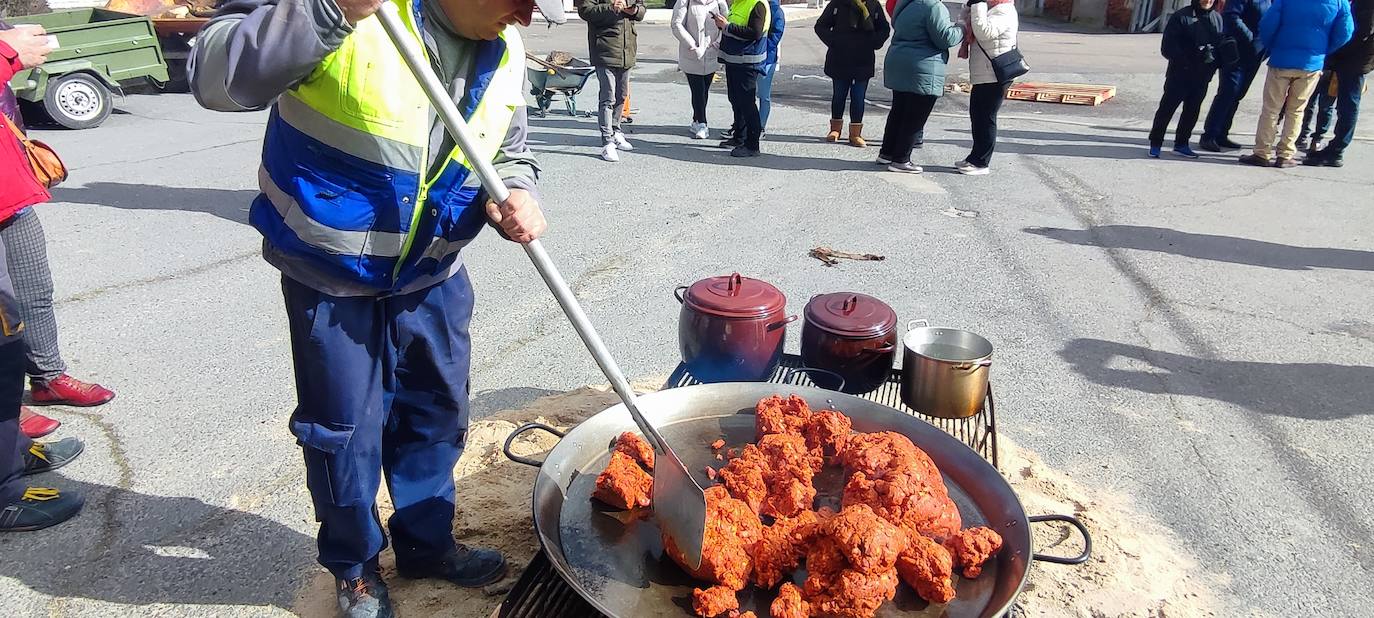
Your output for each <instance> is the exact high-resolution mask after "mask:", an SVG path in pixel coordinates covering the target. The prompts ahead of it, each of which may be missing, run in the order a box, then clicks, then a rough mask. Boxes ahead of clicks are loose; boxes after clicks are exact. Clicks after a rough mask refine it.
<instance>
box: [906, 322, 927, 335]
mask: <svg viewBox="0 0 1374 618" xmlns="http://www.w3.org/2000/svg"><path fill="white" fill-rule="evenodd" d="M917 324H920V325H921V326H920V327H921V328H929V327H930V320H926V319H920V320H908V321H907V323H906V330H907V332H911V331H913V330H916V325H917Z"/></svg>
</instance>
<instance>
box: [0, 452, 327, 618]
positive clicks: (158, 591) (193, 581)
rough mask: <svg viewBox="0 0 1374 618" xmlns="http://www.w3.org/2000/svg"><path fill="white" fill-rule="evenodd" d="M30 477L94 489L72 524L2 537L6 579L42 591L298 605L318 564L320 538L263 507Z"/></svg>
mask: <svg viewBox="0 0 1374 618" xmlns="http://www.w3.org/2000/svg"><path fill="white" fill-rule="evenodd" d="M30 482H31V483H33V484H36V485H40V486H42V485H56V486H58V487H60V488H62V489H64V490H76V491H79V492H82V493H83V494H84V495H85V497H86V507H85V509H84V510H83V512H82V513H81V514H79V515H78V516H77V517H76V518H75V519H73V520H71V521H69V522H66V523H64V524H62V525H59V526H54V527H52V528H48V529H46V530H42V531H39V532H23V533H10V534H6V535H4V536H0V555H3V556H4V559H3V560H0V577H6V578H12V579H14V580H15V581H17V582H20V583H22V584H23V585H24V586H26V587H28V588H30V589H32V590H34V591H37V592H40V593H43V594H48V595H52V596H55V597H68V598H75V599H91V600H96V601H106V602H111V603H122V604H129V605H148V604H153V603H167V604H178V605H188V606H189V605H206V604H223V605H243V606H259V607H263V606H275V607H280V608H283V609H287V610H289V609H290V608H291V607H292V604H293V603H294V601H295V598H296V593H297V591H298V590H300V589H301V587H302V586H303V585H304V583H305V581H306V580H307V579H308V578H309V577H310V576H311V574H312V572H313V571H314V569H312V568H311V565H313V564H314V562H313V559H314V556H315V539H314V538H312V537H310V536H306V535H304V534H301V533H299V532H297V531H295V530H292V529H291V528H288V527H286V526H284V525H282V524H280V523H277V522H275V521H273V520H270V519H267V518H265V517H261V516H259V515H254V514H252V513H246V512H243V511H237V510H232V509H226V508H222V507H218V506H214V505H210V504H206V503H205V502H202V501H200V500H197V499H195V498H183V497H165V496H150V495H145V494H140V493H136V492H132V491H128V490H124V489H119V488H116V487H110V486H106V485H92V484H89V483H83V482H80V481H75V480H72V479H69V478H58V477H56V476H55V475H40V476H36V477H32V478H31V479H30ZM96 529H98V530H99V533H97V534H91V533H90V532H91V531H92V530H96Z"/></svg>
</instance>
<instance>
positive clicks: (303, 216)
mask: <svg viewBox="0 0 1374 618" xmlns="http://www.w3.org/2000/svg"><path fill="white" fill-rule="evenodd" d="M390 1H392V2H394V3H395V4H396V5H397V7H398V8H400V9H401V10H400V13H401V15H402V18H403V20H404V22H405V24H406V27H407V29H408V31H409V33H410V35H411V36H413V37H414V38H415V40H416V41H417V42H422V40H423V39H422V37H421V35H420V29H419V25H418V24H417V20H416V15H415V13H414V11H415V10H416V9H415V8H413V7H414V6H415V5H413V4H412V3H411V2H409V0H390ZM475 56H476V57H475V58H473V59H472V65H473V67H474V71H473V74H472V76H471V78H470V79H469V80H468V83H467V84H466V86H467V98H468V101H469V103H468V106H467V109H463V110H460V111H462V113H463V114H464V116H465V117H466V118H467V121H468V125H469V127H470V128H471V129H472V133H473V137H474V138H476V140H475V141H476V142H477V145H478V150H479V152H480V153H481V154H480V156H482V157H484V158H486V159H487V160H491V159H493V158H495V157H496V156H497V154H498V153H499V151H500V148H501V144H502V142H503V141H504V140H505V136H506V133H507V132H508V130H509V128H510V122H511V119H512V117H513V116H514V114H515V111H516V107H518V106H520V105H524V92H523V86H524V79H525V74H524V73H525V72H524V66H523V65H524V62H523V59H524V46H523V45H522V44H521V41H520V36H519V34H518V32H517V31H516V30H515V28H514V27H508V28H506V30H505V32H503V33H502V34H501V37H500V39H498V40H496V41H484V42H480V43H478V44H477V45H476V51H475ZM434 118H435V114H434V111H433V109H432V108H431V106H430V104H429V101H428V99H427V98H426V97H425V95H424V91H423V90H421V89H420V86H419V84H418V83H417V82H416V80H415V78H414V77H413V76H412V75H411V73H410V70H409V68H407V67H406V66H405V63H404V61H403V59H402V58H401V56H400V54H399V53H398V52H397V51H396V49H395V47H394V46H393V44H392V43H391V40H390V39H389V38H388V37H387V35H386V33H385V31H384V30H383V29H382V27H381V23H380V22H379V21H378V20H377V19H376V18H375V17H369V18H367V19H364V20H363V21H361V22H359V23H358V25H357V26H356V27H355V28H354V31H353V33H352V34H350V35H349V36H348V37H347V38H345V39H344V42H343V45H342V46H340V47H339V49H337V50H335V51H334V52H333V53H331V54H330V55H329V56H327V57H326V58H325V59H324V60H323V61H321V62H320V64H319V65H318V66H317V67H316V68H315V70H314V71H313V72H312V73H311V74H310V75H309V76H307V77H306V79H305V80H304V81H303V82H302V83H301V84H300V85H298V86H296V87H295V88H293V89H292V90H291V91H289V92H287V93H285V94H283V95H282V96H281V97H280V98H279V99H278V101H277V103H276V105H275V106H274V108H273V110H272V114H271V117H270V119H269V121H268V129H267V135H266V137H265V138H264V146H263V165H262V169H261V171H260V173H259V184H260V186H261V189H262V193H263V195H262V196H260V197H259V199H258V201H257V202H256V203H255V204H254V208H253V212H252V214H251V216H250V220H251V221H252V223H253V225H254V227H257V228H258V230H259V231H261V232H262V233H263V235H264V236H265V237H266V238H267V241H268V242H269V243H271V244H272V245H273V246H274V247H276V248H278V249H279V250H282V251H284V252H286V253H288V254H290V255H295V256H298V257H304V258H307V259H308V260H309V261H310V262H311V263H314V264H318V265H322V266H324V267H326V268H327V269H329V270H330V271H331V272H332V273H334V274H336V275H338V276H343V277H346V278H348V279H350V280H354V281H358V282H360V283H364V284H367V285H370V286H373V287H377V288H379V289H394V288H399V287H401V286H404V285H405V284H406V283H407V282H409V281H413V280H415V279H417V278H419V277H422V276H425V275H427V274H431V273H436V272H439V271H442V270H444V269H445V268H447V264H445V263H444V262H446V261H447V262H449V263H451V260H452V259H453V258H454V256H455V254H456V253H457V252H458V251H459V250H460V249H462V247H464V246H466V245H467V244H468V243H469V242H470V241H471V240H472V239H473V238H475V237H476V236H477V234H478V232H480V231H481V229H482V228H483V227H484V225H483V221H484V217H485V208H484V206H483V205H482V204H476V203H475V201H476V200H475V198H476V197H477V196H478V194H479V193H480V187H479V186H478V183H476V182H475V176H474V175H473V174H472V173H471V169H470V168H469V167H468V165H467V159H466V158H465V157H464V155H463V153H462V151H461V150H459V149H458V148H456V147H455V148H454V149H453V150H452V151H451V152H449V153H446V156H445V157H444V158H443V162H442V163H441V164H440V165H439V166H437V169H436V170H435V171H434V172H433V173H432V174H430V173H428V170H429V169H430V165H429V160H430V155H429V152H428V151H429V142H430V129H431V122H432V121H433V119H434Z"/></svg>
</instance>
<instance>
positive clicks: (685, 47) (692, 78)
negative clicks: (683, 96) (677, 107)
mask: <svg viewBox="0 0 1374 618" xmlns="http://www.w3.org/2000/svg"><path fill="white" fill-rule="evenodd" d="M713 13H714V14H716V15H721V16H725V15H729V14H730V5H728V4H726V3H725V0H682V1H681V2H678V3H677V5H676V6H674V7H673V18H672V28H673V36H676V37H677V40H678V46H677V68H678V70H680V71H682V72H683V73H684V74H686V75H687V86H688V87H690V88H691V89H692V124H691V125H689V130H690V131H691V134H692V137H693V138H694V139H706V138H707V136H708V135H709V131H708V129H707V127H706V100H707V98H708V96H709V95H710V93H711V82H712V81H713V80H714V78H715V76H716V70H717V69H718V68H719V67H720V61H719V60H718V59H717V56H716V54H717V53H718V51H719V50H718V49H717V45H718V44H719V43H720V36H721V33H720V28H718V27H716V22H715V20H713V19H711V14H713Z"/></svg>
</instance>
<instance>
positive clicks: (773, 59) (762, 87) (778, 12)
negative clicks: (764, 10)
mask: <svg viewBox="0 0 1374 618" xmlns="http://www.w3.org/2000/svg"><path fill="white" fill-rule="evenodd" d="M768 12H769V14H770V15H771V16H772V17H773V23H772V24H771V25H770V26H769V27H768V59H767V60H765V61H764V62H763V76H761V77H759V121H760V122H759V124H760V125H761V127H762V129H763V131H762V132H764V133H766V132H768V112H769V111H772V109H773V75H774V74H776V73H777V72H778V46H779V45H782V31H783V29H784V28H786V27H787V18H786V17H784V16H783V14H782V3H781V2H780V1H779V0H768Z"/></svg>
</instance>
